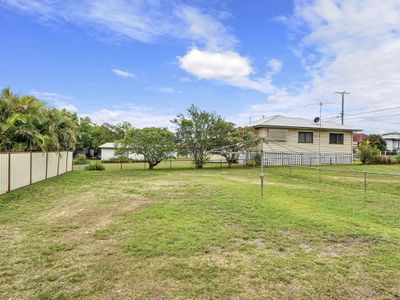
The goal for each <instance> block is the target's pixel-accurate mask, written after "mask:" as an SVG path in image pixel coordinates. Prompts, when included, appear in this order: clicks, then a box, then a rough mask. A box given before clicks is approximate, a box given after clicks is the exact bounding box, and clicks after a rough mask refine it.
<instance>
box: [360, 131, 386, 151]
mask: <svg viewBox="0 0 400 300" xmlns="http://www.w3.org/2000/svg"><path fill="white" fill-rule="evenodd" d="M365 141H369V145H371V146H372V147H375V148H376V149H378V150H379V151H385V150H386V141H385V140H384V139H383V138H382V136H381V135H380V134H370V135H368V136H367V138H366V140H365Z"/></svg>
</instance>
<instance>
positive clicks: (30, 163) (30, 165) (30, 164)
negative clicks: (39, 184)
mask: <svg viewBox="0 0 400 300" xmlns="http://www.w3.org/2000/svg"><path fill="white" fill-rule="evenodd" d="M29 184H32V151H31V152H30V162H29Z"/></svg>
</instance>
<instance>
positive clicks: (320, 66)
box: [238, 0, 400, 132]
mask: <svg viewBox="0 0 400 300" xmlns="http://www.w3.org/2000/svg"><path fill="white" fill-rule="evenodd" d="M399 15H400V2H399V1H397V0H387V1H381V2H379V3H378V2H377V1H374V0H346V1H339V0H316V1H297V2H295V9H294V15H293V16H292V17H291V18H288V20H287V23H288V24H289V26H290V28H294V29H295V31H293V32H292V33H294V34H295V36H297V37H298V38H299V40H298V44H297V47H295V48H294V49H293V50H295V52H296V54H297V56H298V57H299V58H300V59H301V62H302V64H303V66H304V68H305V71H306V74H308V77H309V80H307V81H305V82H304V83H303V87H302V88H301V89H300V90H298V89H295V88H292V87H290V86H288V87H286V88H285V89H277V90H276V91H275V93H274V94H273V95H271V96H269V97H268V98H267V101H266V102H265V103H261V104H259V105H253V106H251V107H249V108H248V109H247V111H246V112H245V113H243V114H241V115H240V116H238V118H241V119H242V120H243V121H244V122H247V119H248V118H247V117H248V116H249V115H253V116H254V115H260V114H267V115H271V114H276V113H281V114H282V113H283V114H287V115H297V116H299V115H300V116H306V117H310V118H311V117H313V116H315V115H317V114H318V110H319V108H318V105H317V103H318V102H320V101H322V102H328V103H331V102H334V103H336V104H329V105H325V106H324V107H323V111H324V114H325V116H335V115H336V116H337V115H339V112H340V96H339V95H334V94H333V93H334V92H335V91H343V90H346V91H349V92H351V95H348V96H346V101H345V113H352V112H360V111H365V110H369V109H379V108H382V107H383V108H385V107H394V106H399V104H400V99H399V96H398V95H400V84H399V83H400V75H399V74H400V73H399V70H400V60H399V59H398V54H399V53H400V18H399ZM310 103H314V105H310ZM385 114H386V113H383V114H382V113H375V114H370V115H369V116H370V118H369V119H361V118H360V116H359V119H356V118H355V116H353V117H352V118H351V116H350V115H349V117H348V118H346V116H345V122H346V123H347V124H352V125H354V126H357V127H361V128H365V129H366V131H368V132H372V131H376V132H382V131H396V130H399V127H400V124H399V123H400V122H399V121H398V117H396V116H393V117H387V118H378V119H375V120H374V119H373V116H382V115H385ZM387 115H389V113H387ZM334 120H336V121H338V119H337V118H336V119H334ZM393 123H397V124H393Z"/></svg>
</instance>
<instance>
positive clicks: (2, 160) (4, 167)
mask: <svg viewBox="0 0 400 300" xmlns="http://www.w3.org/2000/svg"><path fill="white" fill-rule="evenodd" d="M7 191H8V154H6V153H4V154H0V195H1V194H4V193H6V192H7Z"/></svg>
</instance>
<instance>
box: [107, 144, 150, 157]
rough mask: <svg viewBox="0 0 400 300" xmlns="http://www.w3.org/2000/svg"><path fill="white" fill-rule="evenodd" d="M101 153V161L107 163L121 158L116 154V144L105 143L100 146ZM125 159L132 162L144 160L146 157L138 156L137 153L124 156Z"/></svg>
mask: <svg viewBox="0 0 400 300" xmlns="http://www.w3.org/2000/svg"><path fill="white" fill-rule="evenodd" d="M99 148H100V151H101V155H100V157H101V160H102V161H107V160H110V159H115V158H119V157H120V156H119V155H116V154H115V151H116V150H117V146H116V145H115V144H114V143H105V144H103V145H101V146H99ZM124 156H125V157H128V158H130V159H132V160H144V156H143V155H142V154H137V153H129V154H128V155H124Z"/></svg>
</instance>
